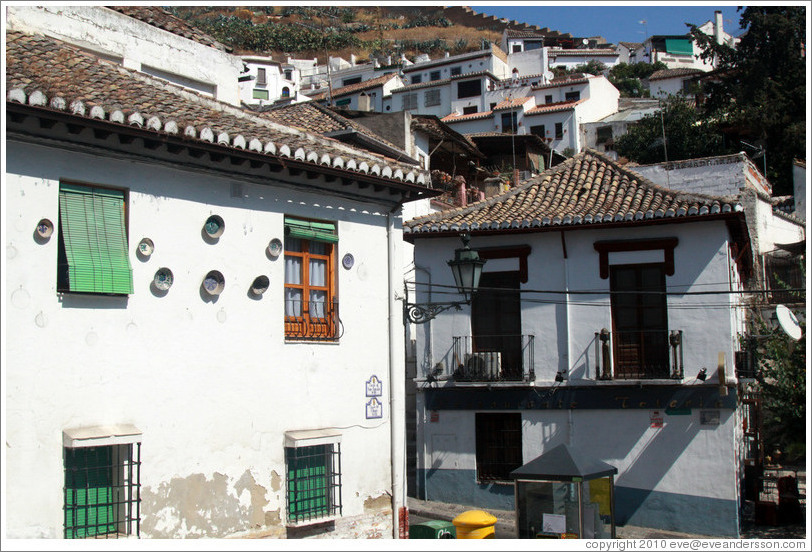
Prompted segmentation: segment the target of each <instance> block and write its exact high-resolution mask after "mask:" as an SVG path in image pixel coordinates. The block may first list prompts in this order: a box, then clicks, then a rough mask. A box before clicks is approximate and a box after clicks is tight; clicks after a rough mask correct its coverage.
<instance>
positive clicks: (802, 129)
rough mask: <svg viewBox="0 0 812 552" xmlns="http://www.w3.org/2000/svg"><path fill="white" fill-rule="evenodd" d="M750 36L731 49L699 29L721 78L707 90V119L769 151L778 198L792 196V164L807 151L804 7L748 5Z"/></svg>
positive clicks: (744, 21) (745, 23)
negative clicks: (714, 59) (716, 121)
mask: <svg viewBox="0 0 812 552" xmlns="http://www.w3.org/2000/svg"><path fill="white" fill-rule="evenodd" d="M739 10H740V11H741V26H742V27H746V28H747V32H746V33H745V34H744V35H742V36H741V41H740V42H739V44H738V46H737V47H736V48H735V49H733V48H730V47H728V46H726V45H718V44H716V43H715V42H714V41H713V39H712V37H708V36H707V35H705V34H704V33H702V32H701V31H699V30H698V29H697V28H696V27H693V26H691V35H692V36H693V38H694V40H696V42H697V44H698V45H699V46H700V47H701V48H703V56H704V57H705V58H706V59H708V58H710V57H713V56H715V57H716V59H717V63H718V65H717V68H718V80H717V81H716V82H713V83H708V84H707V86H706V87H705V91H704V92H705V95H706V97H707V101H706V103H705V104H704V114H703V115H704V117H705V118H706V119H710V118H714V119H716V120H719V121H721V122H723V123H724V124H725V127H726V128H727V129H728V131H730V132H734V133H736V134H737V135H738V137H739V138H743V139H745V140H747V141H749V142H751V143H756V144H757V145H762V146H764V147H766V149H767V178H768V179H769V180H770V182H771V183H772V184H773V192H774V194H776V195H782V194H789V193H792V187H793V184H792V161H793V159H795V158H801V159H803V158H804V157H805V152H806V112H805V108H806V87H805V83H806V64H807V62H806V58H805V54H804V44H805V42H806V22H805V11H806V8H805V7H804V6H778V5H765V6H748V7H746V8H744V9H743V11H742V8H739Z"/></svg>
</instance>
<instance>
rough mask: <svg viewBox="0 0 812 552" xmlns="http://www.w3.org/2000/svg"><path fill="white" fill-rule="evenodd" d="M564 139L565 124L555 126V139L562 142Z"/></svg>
mask: <svg viewBox="0 0 812 552" xmlns="http://www.w3.org/2000/svg"><path fill="white" fill-rule="evenodd" d="M562 138H564V123H556V124H555V139H556V140H561V139H562Z"/></svg>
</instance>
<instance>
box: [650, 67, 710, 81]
mask: <svg viewBox="0 0 812 552" xmlns="http://www.w3.org/2000/svg"><path fill="white" fill-rule="evenodd" d="M703 72H704V71H700V70H699V69H689V68H688V67H680V68H678V69H660V70H659V71H654V72H653V73H652V74H651V76H649V78H648V80H650V81H653V80H661V79H671V78H674V77H685V76H688V75H699V74H700V73H703Z"/></svg>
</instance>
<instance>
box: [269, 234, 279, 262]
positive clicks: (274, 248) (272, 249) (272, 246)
mask: <svg viewBox="0 0 812 552" xmlns="http://www.w3.org/2000/svg"><path fill="white" fill-rule="evenodd" d="M268 254H269V255H270V256H271V257H278V256H279V255H281V254H282V240H280V239H279V238H274V239H272V240H271V242H270V243H269V244H268Z"/></svg>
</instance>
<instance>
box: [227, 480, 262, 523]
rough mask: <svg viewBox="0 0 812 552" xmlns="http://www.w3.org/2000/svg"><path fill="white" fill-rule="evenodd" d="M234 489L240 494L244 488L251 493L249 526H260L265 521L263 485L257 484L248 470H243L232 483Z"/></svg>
mask: <svg viewBox="0 0 812 552" xmlns="http://www.w3.org/2000/svg"><path fill="white" fill-rule="evenodd" d="M234 489H235V490H236V491H237V492H238V493H240V494H242V493H244V492H245V491H246V490H247V491H249V492H250V493H251V506H250V523H251V528H252V529H254V528H260V527H262V526H263V524H264V523H265V512H264V511H263V508H264V507H265V506H267V505H268V499H267V498H265V494H266V493H267V492H268V491H267V490H266V489H265V487H263V486H262V485H258V484H257V482H256V481H255V480H254V476H253V475H251V471H250V470H245V473H243V474H242V477H240V479H239V481H237V483H236V484H235V485H234Z"/></svg>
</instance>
